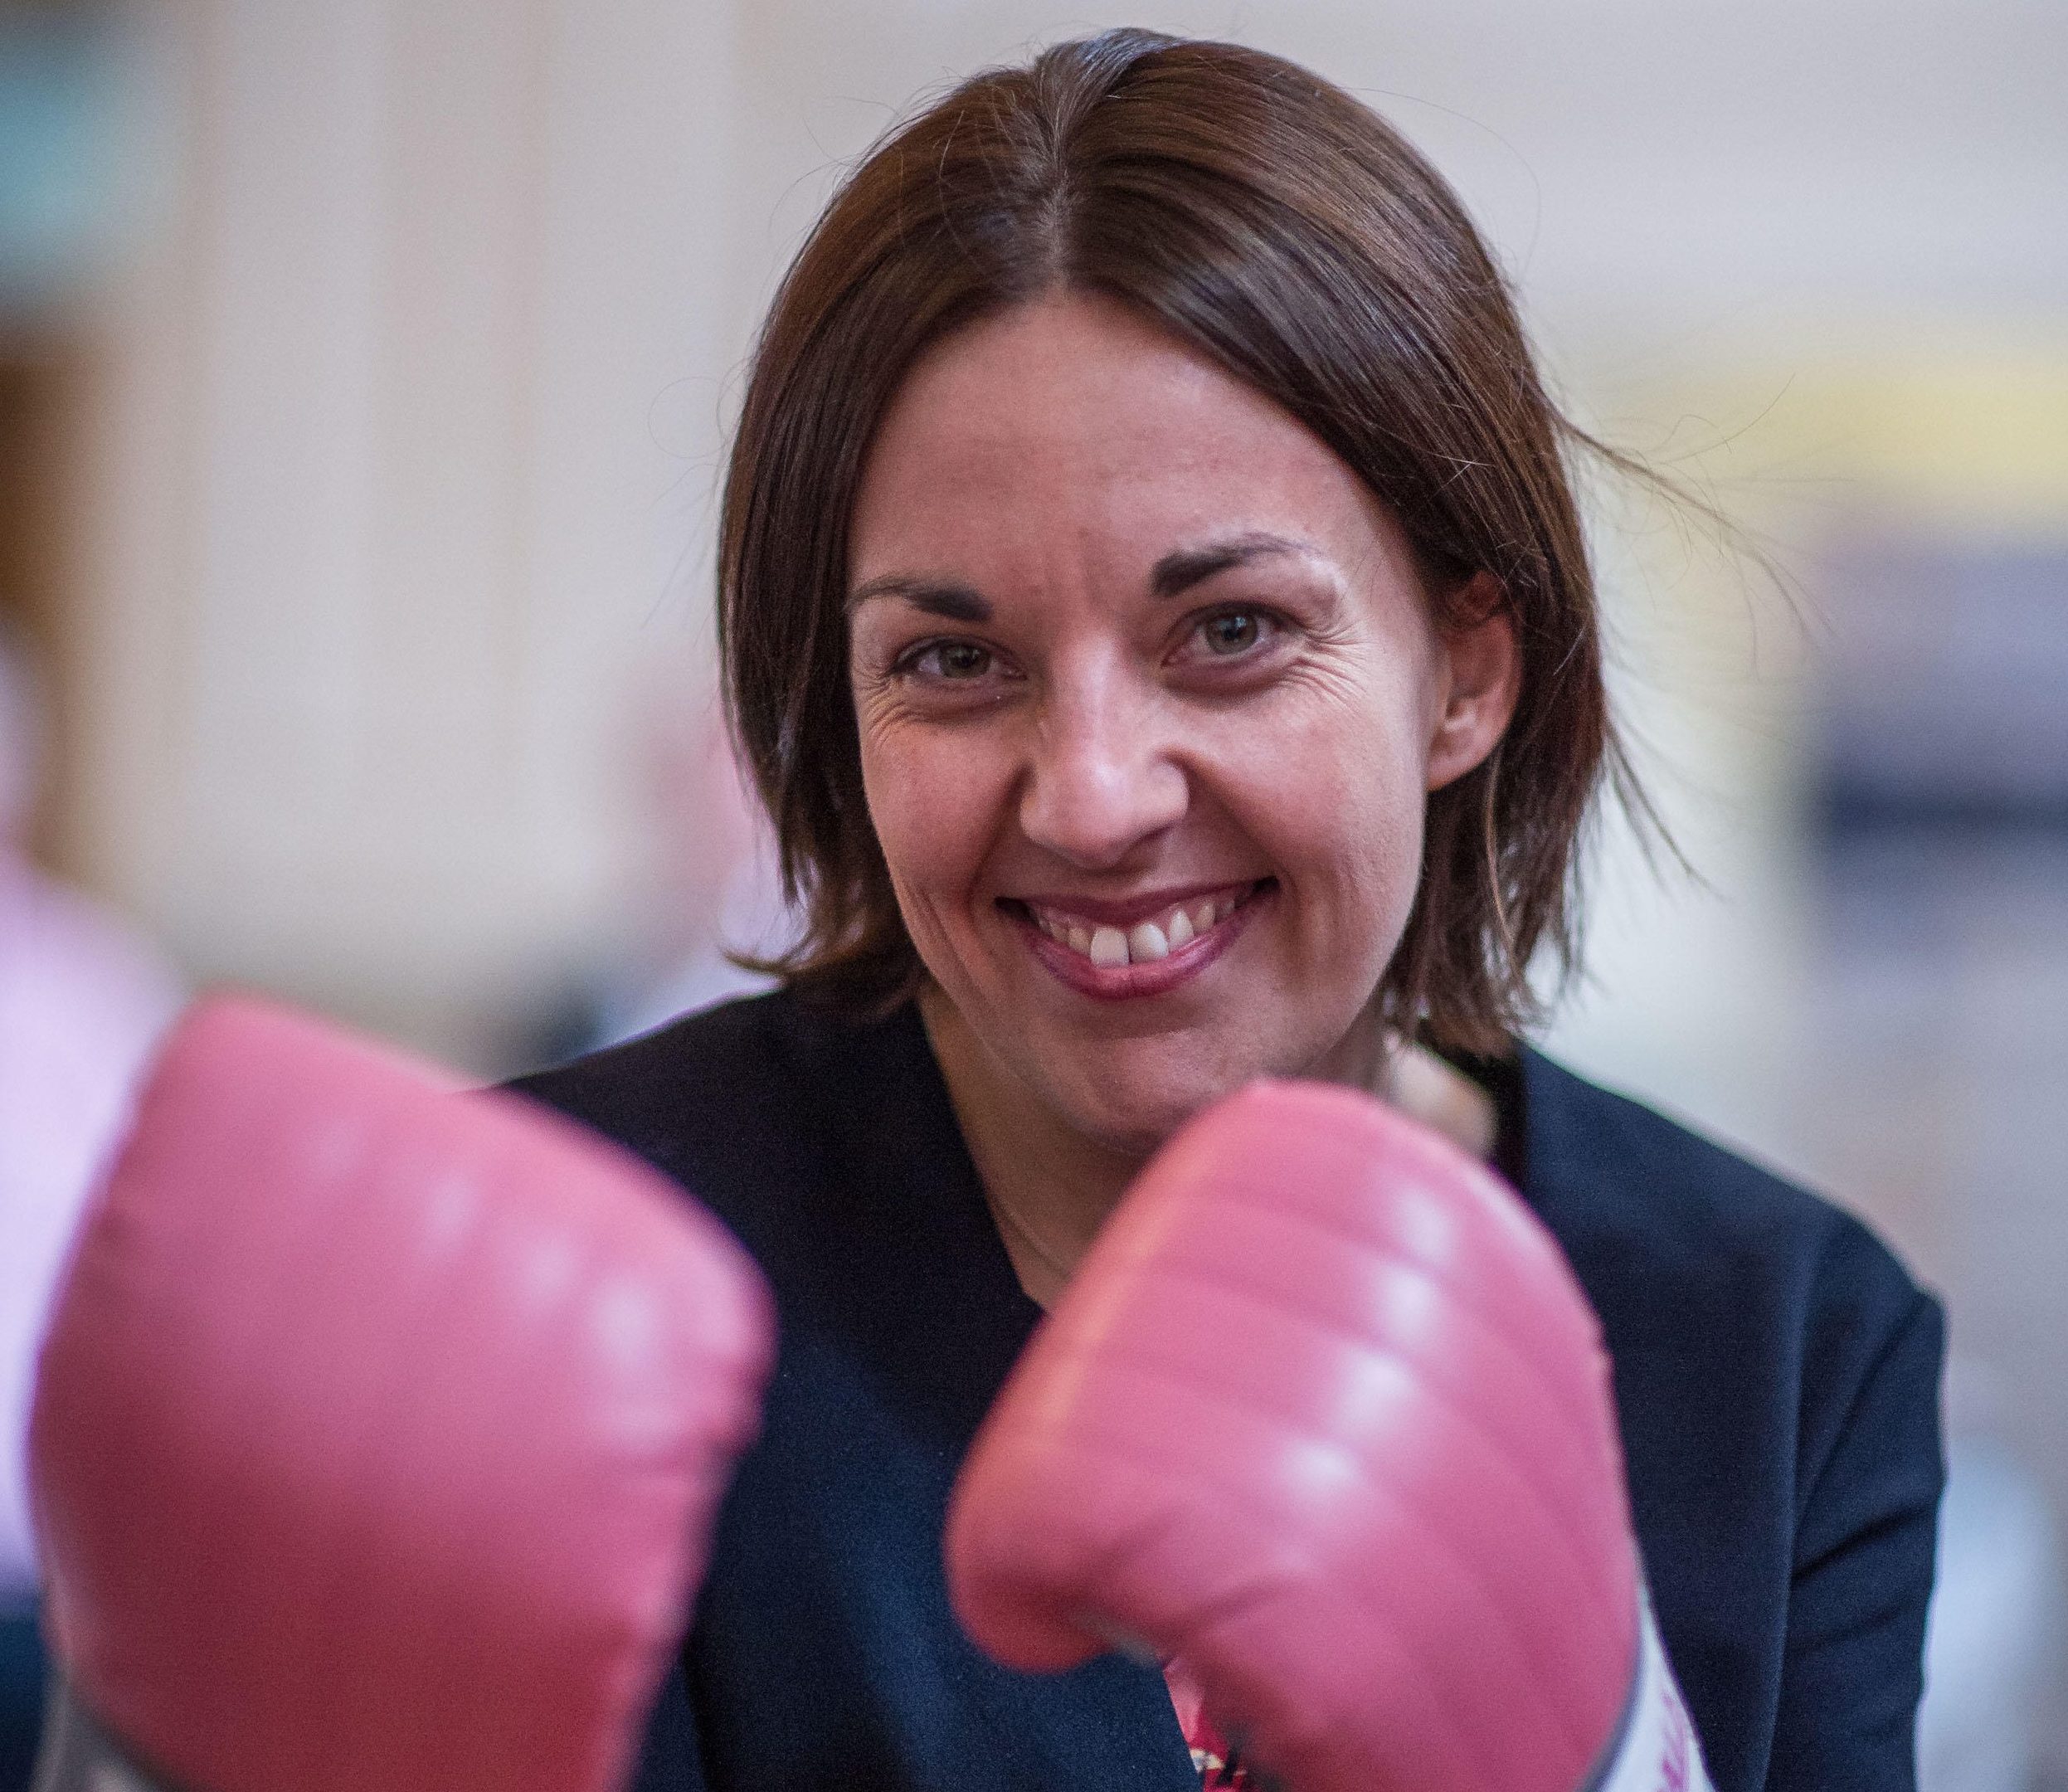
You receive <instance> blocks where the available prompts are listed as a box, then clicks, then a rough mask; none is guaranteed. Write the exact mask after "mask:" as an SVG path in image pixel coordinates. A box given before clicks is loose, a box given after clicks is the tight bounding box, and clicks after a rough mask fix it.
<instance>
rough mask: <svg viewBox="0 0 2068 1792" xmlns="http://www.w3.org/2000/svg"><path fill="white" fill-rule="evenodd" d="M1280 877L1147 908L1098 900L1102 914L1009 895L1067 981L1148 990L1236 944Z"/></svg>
mask: <svg viewBox="0 0 2068 1792" xmlns="http://www.w3.org/2000/svg"><path fill="white" fill-rule="evenodd" d="M1276 887H1277V881H1276V879H1271V878H1261V879H1255V880H1253V881H1252V882H1250V883H1247V884H1229V885H1226V886H1225V887H1224V888H1222V889H1215V890H1208V891H1204V892H1201V893H1199V894H1194V895H1190V896H1187V897H1185V898H1183V899H1182V900H1181V901H1173V902H1166V903H1161V904H1159V905H1158V906H1156V908H1151V909H1149V910H1147V911H1146V912H1130V911H1134V910H1136V908H1137V905H1136V904H1132V903H1129V904H1110V903H1100V904H1098V905H1097V908H1098V910H1099V911H1100V912H1098V913H1092V912H1089V905H1088V907H1087V908H1077V907H1075V906H1074V905H1072V904H1069V903H1056V902H1041V901H1034V900H1013V899H1008V900H1006V901H1005V902H1004V903H1001V904H1000V906H1001V907H1003V908H1005V909H1006V910H1007V911H1008V912H1009V913H1016V914H1017V915H1018V916H1019V918H1020V919H1021V921H1022V922H1023V923H1025V924H1026V925H1027V926H1028V928H1029V930H1030V932H1031V933H1033V934H1034V936H1035V939H1034V946H1035V955H1036V956H1037V957H1039V958H1040V960H1041V961H1042V962H1043V963H1044V964H1045V965H1047V966H1048V967H1049V969H1050V970H1052V971H1055V972H1056V973H1057V975H1058V976H1061V977H1062V978H1063V981H1066V982H1068V983H1069V984H1070V985H1072V986H1073V987H1075V988H1078V989H1080V990H1082V991H1084V992H1085V993H1087V994H1088V995H1097V996H1147V995H1153V994H1157V993H1160V992H1161V991H1163V990H1165V989H1168V988H1170V987H1173V986H1175V985H1176V984H1178V983H1180V982H1183V981H1185V980H1186V978H1188V977H1189V976H1191V975H1192V974H1193V973H1194V972H1195V971H1200V970H1203V969H1204V968H1205V967H1206V966H1207V965H1208V964H1209V963H1210V962H1212V961H1213V960H1214V959H1215V958H1218V957H1219V956H1220V955H1221V953H1222V952H1224V950H1225V949H1226V948H1227V947H1228V946H1229V945H1230V944H1232V943H1233V942H1234V937H1235V935H1236V934H1237V933H1239V932H1240V931H1241V929H1242V928H1243V925H1244V924H1245V923H1246V920H1247V913H1246V911H1247V910H1248V908H1249V907H1250V906H1251V904H1252V903H1253V902H1254V900H1255V898H1257V897H1258V896H1260V895H1262V894H1264V893H1265V892H1266V891H1268V890H1271V889H1276Z"/></svg>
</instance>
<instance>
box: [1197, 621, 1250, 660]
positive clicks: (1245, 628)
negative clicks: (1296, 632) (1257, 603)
mask: <svg viewBox="0 0 2068 1792" xmlns="http://www.w3.org/2000/svg"><path fill="white" fill-rule="evenodd" d="M1263 631H1264V619H1263V616H1260V615H1259V614H1258V612H1257V611H1254V610H1224V611H1222V612H1221V613H1220V614H1219V616H1209V617H1208V618H1207V619H1206V620H1205V621H1204V622H1202V623H1200V624H1199V638H1200V640H1202V641H1203V642H1204V643H1205V645H1206V650H1207V651H1208V652H1209V653H1211V654H1218V655H1222V656H1224V657H1226V656H1227V655H1233V654H1239V653H1247V652H1248V650H1250V649H1251V648H1252V647H1253V646H1255V645H1257V643H1258V641H1259V640H1262V639H1263Z"/></svg>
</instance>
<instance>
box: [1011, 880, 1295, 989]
mask: <svg viewBox="0 0 2068 1792" xmlns="http://www.w3.org/2000/svg"><path fill="white" fill-rule="evenodd" d="M1219 887H1220V888H1224V889H1226V888H1235V889H1245V888H1249V887H1250V886H1247V885H1239V884H1238V885H1234V886H1229V885H1222V886H1219ZM1254 888H1255V891H1256V893H1255V894H1253V895H1252V896H1251V897H1250V898H1248V900H1247V901H1245V902H1243V903H1239V904H1238V906H1237V907H1236V909H1235V912H1234V913H1233V914H1230V915H1229V916H1227V917H1226V918H1224V919H1223V920H1220V921H1218V922H1216V923H1214V926H1213V927H1212V928H1209V929H1208V931H1207V932H1205V933H1202V934H1200V935H1199V937H1197V938H1196V939H1195V940H1193V941H1192V942H1190V944H1189V945H1185V946H1180V947H1178V949H1177V950H1176V951H1175V952H1171V953H1170V955H1169V956H1168V957H1163V958H1156V959H1152V960H1151V961H1150V962H1147V963H1146V964H1124V965H1095V964H1093V963H1092V961H1091V960H1090V959H1089V958H1088V957H1085V956H1084V954H1083V953H1082V952H1076V951H1073V949H1072V948H1071V947H1068V946H1066V945H1064V944H1063V942H1061V941H1059V940H1053V939H1050V938H1049V936H1048V935H1047V934H1046V933H1043V932H1042V931H1041V929H1040V928H1039V927H1037V926H1036V925H1035V924H1034V920H1033V918H1032V917H1031V916H1030V915H1029V914H1028V913H1026V912H1025V911H1024V909H1020V908H1011V909H1008V910H1007V911H1006V912H1007V913H1009V914H1010V916H1011V918H1012V921H1013V924H1014V925H1015V927H1016V928H1019V934H1020V937H1022V938H1023V939H1024V940H1025V941H1026V942H1027V945H1028V947H1029V950H1030V951H1031V952H1033V953H1034V957H1035V958H1036V959H1037V960H1039V962H1040V964H1041V966H1042V967H1043V968H1044V970H1046V971H1049V973H1050V975H1052V976H1054V977H1055V978H1056V980H1057V981H1058V982H1061V983H1063V984H1066V985H1068V986H1069V987H1070V988H1071V989H1073V990H1075V991H1078V994H1080V995H1083V996H1093V997H1095V998H1097V1000H1099V1001H1131V1000H1133V999H1134V998H1136V997H1137V996H1161V995H1164V994H1165V993H1166V992H1167V991H1170V990H1174V989H1175V988H1176V987H1177V986H1179V985H1180V983H1189V982H1190V981H1191V980H1192V979H1193V978H1194V977H1195V976H1198V975H1199V973H1200V972H1201V971H1204V970H1205V969H1206V967H1208V966H1209V965H1210V964H1212V963H1213V962H1214V960H1215V959H1217V958H1219V957H1220V956H1221V954H1222V953H1223V952H1226V951H1227V950H1228V949H1229V947H1231V946H1233V945H1234V943H1235V941H1236V940H1237V938H1238V937H1239V936H1240V935H1241V934H1242V933H1243V930H1244V929H1245V928H1248V925H1249V923H1250V922H1251V921H1252V920H1253V919H1254V918H1255V917H1256V914H1257V913H1258V910H1259V909H1261V908H1263V905H1264V904H1265V903H1267V902H1268V901H1270V900H1271V898H1272V896H1273V895H1274V894H1276V889H1277V886H1276V885H1275V884H1272V883H1271V882H1270V881H1268V880H1267V881H1265V882H1264V883H1263V884H1258V885H1257V886H1254ZM1195 899H1196V898H1195ZM1151 912H1152V913H1153V911H1151Z"/></svg>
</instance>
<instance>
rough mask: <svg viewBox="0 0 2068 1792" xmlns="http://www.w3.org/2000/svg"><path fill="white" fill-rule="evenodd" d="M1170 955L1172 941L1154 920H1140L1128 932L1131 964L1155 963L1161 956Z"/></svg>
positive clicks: (1128, 955)
mask: <svg viewBox="0 0 2068 1792" xmlns="http://www.w3.org/2000/svg"><path fill="white" fill-rule="evenodd" d="M1168 957H1170V941H1168V940H1166V939H1165V937H1163V929H1162V928H1160V927H1158V926H1157V925H1156V923H1155V922H1153V921H1139V922H1136V924H1135V925H1134V926H1133V927H1132V928H1130V929H1129V931H1128V934H1127V962H1129V963H1130V964H1153V963H1154V962H1156V960H1157V959H1159V958H1168Z"/></svg>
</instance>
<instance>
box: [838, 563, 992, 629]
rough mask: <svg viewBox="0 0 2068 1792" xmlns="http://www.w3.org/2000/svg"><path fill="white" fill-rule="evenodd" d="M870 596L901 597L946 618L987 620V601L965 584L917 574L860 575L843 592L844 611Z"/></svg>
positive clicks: (852, 608)
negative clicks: (851, 588) (921, 576)
mask: <svg viewBox="0 0 2068 1792" xmlns="http://www.w3.org/2000/svg"><path fill="white" fill-rule="evenodd" d="M872 597H902V598H903V599H904V600H905V601H906V602H907V603H908V604H910V605H911V606H912V608H913V609H915V610H923V611H925V612H926V613H927V615H928V616H940V617H942V618H943V619H944V620H945V621H950V622H988V621H990V619H991V606H990V603H989V602H988V601H986V600H985V599H984V598H982V597H978V596H977V594H976V592H973V591H972V590H971V589H970V587H968V586H966V585H956V584H952V583H950V582H947V581H946V580H942V579H929V578H917V577H913V576H912V574H911V573H908V572H884V573H881V574H879V575H878V577H874V578H873V579H864V580H863V581H862V582H861V583H860V584H859V585H857V586H856V587H854V590H853V591H851V592H849V593H848V594H847V613H848V614H849V616H853V615H854V612H855V611H857V610H859V609H860V608H861V607H862V606H863V605H864V604H865V603H867V602H868V601H869V599H870V598H872Z"/></svg>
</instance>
